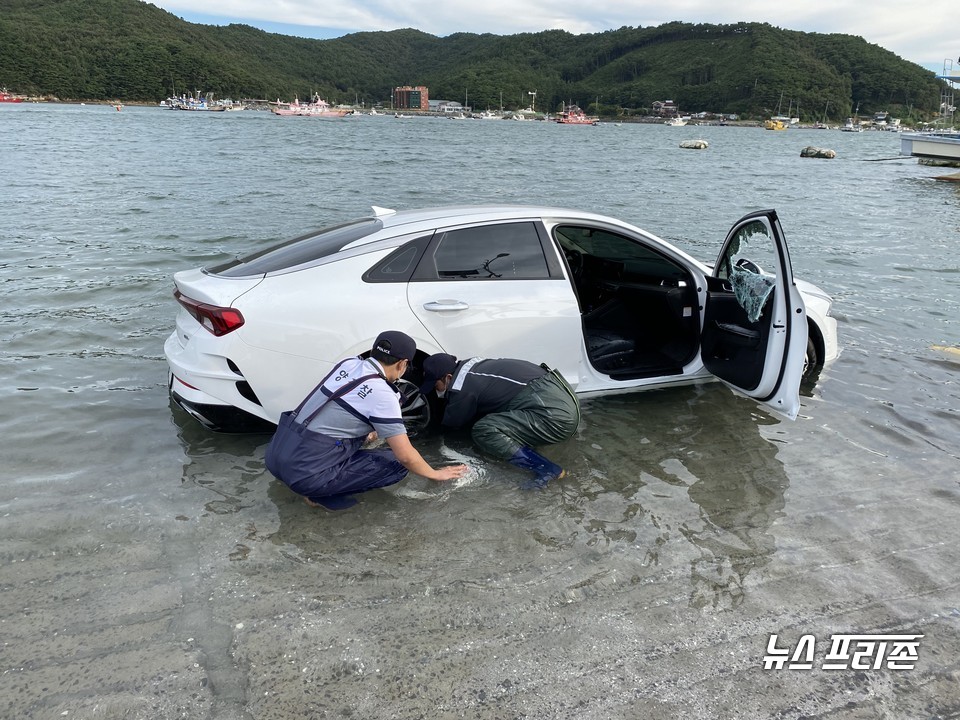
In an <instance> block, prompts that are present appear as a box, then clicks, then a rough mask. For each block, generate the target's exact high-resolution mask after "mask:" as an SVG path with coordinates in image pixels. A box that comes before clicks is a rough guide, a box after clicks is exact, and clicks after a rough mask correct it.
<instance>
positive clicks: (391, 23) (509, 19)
mask: <svg viewBox="0 0 960 720" xmlns="http://www.w3.org/2000/svg"><path fill="white" fill-rule="evenodd" d="M150 1H152V3H153V4H154V5H156V6H157V7H161V8H163V9H164V10H167V11H168V12H171V13H173V14H174V15H176V16H178V17H181V18H183V19H184V20H187V21H188V22H193V23H204V24H212V25H225V24H228V23H231V22H237V23H243V24H246V25H252V26H254V27H258V28H262V29H264V30H267V31H269V32H276V33H281V34H284V35H298V36H301V37H310V38H332V37H339V36H341V35H346V34H348V33H352V32H358V31H361V30H396V29H399V28H416V29H417V30H423V31H424V32H427V33H430V34H432V35H440V36H443V35H449V34H451V33H455V32H473V33H493V34H495V35H513V34H516V33H522V32H539V31H541V30H552V29H561V30H567V31H569V32H571V33H576V34H580V33H594V32H602V31H604V30H614V29H616V28H619V27H623V26H624V25H629V26H632V27H636V26H641V27H650V26H653V25H662V24H663V23H666V22H671V21H673V20H680V21H683V22H693V23H711V24H722V23H735V22H740V21H747V22H766V23H770V24H771V25H775V26H777V27H781V28H784V29H787V30H801V31H804V32H818V33H844V34H848V35H859V36H860V37H862V38H863V39H864V40H866V41H867V42H870V43H873V44H875V45H879V46H880V47H883V48H885V49H887V50H890V51H891V52H894V53H896V54H897V55H899V56H900V57H902V58H903V59H904V60H909V61H911V62H915V63H917V64H918V65H922V66H923V67H925V68H927V69H928V70H933V71H934V72H936V73H937V74H940V72H941V71H942V70H943V67H944V60H945V59H950V60H951V62H952V63H953V69H954V74H960V33H958V32H957V23H956V21H957V18H958V17H960V14H958V9H957V4H956V2H955V0H921V1H920V2H907V1H906V0H870V2H864V0H805V1H803V2H776V1H774V2H770V0H763V1H762V2H761V1H760V0H647V1H646V2H641V1H640V0H576V1H574V0H482V1H481V2H477V0H443V2H438V1H437V0H429V1H427V0H150Z"/></svg>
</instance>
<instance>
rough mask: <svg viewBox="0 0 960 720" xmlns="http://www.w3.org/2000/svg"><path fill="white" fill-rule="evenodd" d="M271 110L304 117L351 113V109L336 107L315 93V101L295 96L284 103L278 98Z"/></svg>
mask: <svg viewBox="0 0 960 720" xmlns="http://www.w3.org/2000/svg"><path fill="white" fill-rule="evenodd" d="M270 104H271V105H273V107H272V108H270V110H271V111H272V112H273V114H274V115H284V116H291V115H297V116H303V117H330V118H338V117H343V116H344V115H347V114H349V113H350V112H351V111H350V110H344V109H343V108H334V107H331V106H330V103H328V102H327V101H325V100H321V99H320V96H319V95H315V96H314V98H313V102H309V103H301V102H300V99H299V98H294V99H293V102H292V103H283V102H280V101H279V100H277V102H275V103H270Z"/></svg>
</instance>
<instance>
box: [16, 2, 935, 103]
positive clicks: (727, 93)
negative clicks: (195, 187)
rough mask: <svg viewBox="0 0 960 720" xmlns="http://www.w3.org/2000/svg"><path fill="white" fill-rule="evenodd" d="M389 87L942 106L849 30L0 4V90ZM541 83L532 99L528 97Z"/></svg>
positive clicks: (646, 99) (907, 70) (366, 92)
mask: <svg viewBox="0 0 960 720" xmlns="http://www.w3.org/2000/svg"><path fill="white" fill-rule="evenodd" d="M399 85H425V86H427V87H428V88H429V92H430V97H432V98H444V99H448V100H459V101H460V102H464V101H467V102H468V103H469V104H470V105H472V106H473V107H475V108H478V109H487V108H498V107H500V105H501V103H502V104H503V105H504V106H505V107H507V108H509V109H513V108H516V107H518V106H520V107H526V106H527V105H529V104H530V103H531V101H534V100H535V102H536V107H537V109H538V110H544V111H551V112H553V111H556V110H558V109H559V108H560V107H561V106H562V105H563V104H564V103H566V102H574V103H577V104H579V105H580V106H581V107H584V108H585V109H587V110H589V111H591V112H594V113H601V114H604V115H614V114H620V113H624V112H638V113H643V112H645V111H649V108H650V107H651V106H652V104H653V103H654V102H655V101H658V100H667V99H669V100H674V101H675V102H676V103H677V105H678V106H679V107H680V109H681V110H682V111H684V112H696V111H701V110H704V111H713V112H724V113H737V114H740V115H742V116H753V117H764V116H769V115H770V114H772V113H775V112H777V111H779V112H781V113H784V114H786V113H787V111H788V109H789V110H790V111H791V113H792V114H794V115H797V116H799V117H801V118H804V119H820V118H821V117H822V116H823V114H824V112H825V111H826V112H827V113H828V114H829V116H830V117H832V118H834V119H836V118H842V117H846V116H848V115H850V114H852V113H853V111H854V109H855V108H857V107H859V112H860V113H861V114H873V113H874V112H876V111H889V112H891V114H893V115H895V116H898V117H905V118H906V117H917V118H924V117H928V116H930V115H933V114H935V113H936V112H937V110H938V107H939V98H940V87H941V84H940V81H938V80H936V78H935V76H934V74H933V73H931V72H930V71H928V70H926V69H924V68H922V67H921V66H919V65H916V64H914V63H911V62H908V61H905V60H903V59H901V58H899V57H898V56H896V55H894V54H893V53H891V52H889V51H888V50H884V49H883V48H881V47H879V46H877V45H873V44H870V43H867V42H866V41H865V40H863V39H862V38H859V37H854V36H851V35H837V34H818V33H804V32H798V31H792V30H783V29H780V28H776V27H773V26H771V25H767V24H764V23H738V24H735V25H707V24H690V23H680V22H673V23H667V24H665V25H660V26H658V27H648V28H641V27H622V28H619V29H617V30H609V31H606V32H602V33H594V34H586V35H573V34H571V33H568V32H565V31H562V30H547V31H544V32H539V33H523V34H518V35H509V36H500V35H490V34H483V35H476V34H471V33H456V34H453V35H449V36H447V37H436V36H433V35H429V34H427V33H424V32H421V31H418V30H412V29H407V30H395V31H390V32H361V33H354V34H351V35H346V36H344V37H342V38H336V39H332V40H312V39H305V38H297V37H291V36H286V35H278V34H273V33H267V32H263V31H261V30H257V29H255V28H252V27H250V26H247V25H228V26H225V27H219V26H209V25H197V24H193V23H188V22H186V21H184V20H181V19H179V18H178V17H176V16H175V15H172V14H171V13H168V12H166V11H165V10H161V9H159V8H157V7H156V6H154V5H151V4H149V3H144V2H140V0H0V86H5V87H7V88H8V89H11V90H14V91H16V92H20V93H28V94H33V95H46V96H55V97H58V98H61V99H69V100H95V99H118V100H125V101H159V100H161V99H163V98H166V97H168V96H170V95H171V94H174V93H182V92H190V91H193V90H200V91H203V92H208V91H212V92H214V93H215V94H216V95H217V96H219V97H232V98H262V99H274V100H275V99H277V98H282V99H290V98H292V97H293V96H294V95H299V96H300V97H301V98H304V97H309V96H310V95H311V93H313V92H319V93H320V95H321V96H323V97H324V98H326V99H327V100H329V101H331V102H346V103H353V102H354V101H355V100H357V101H363V102H364V103H365V104H366V105H368V106H369V105H372V104H375V103H378V102H379V103H389V97H390V92H391V90H392V88H393V87H396V86H399ZM532 92H536V95H535V96H533V95H531V94H530V93H532Z"/></svg>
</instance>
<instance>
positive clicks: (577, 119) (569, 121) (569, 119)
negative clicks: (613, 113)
mask: <svg viewBox="0 0 960 720" xmlns="http://www.w3.org/2000/svg"><path fill="white" fill-rule="evenodd" d="M557 122H558V123H560V124H562V125H599V124H600V121H599V120H598V119H597V118H592V117H589V116H588V115H586V114H585V113H584V112H583V110H581V109H580V108H579V107H578V106H576V105H567V107H566V109H565V110H564V111H563V112H561V113H560V115H559V116H557Z"/></svg>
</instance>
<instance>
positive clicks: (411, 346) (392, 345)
mask: <svg viewBox="0 0 960 720" xmlns="http://www.w3.org/2000/svg"><path fill="white" fill-rule="evenodd" d="M373 350H374V352H381V353H383V354H384V355H389V356H390V357H394V358H396V359H397V360H413V356H414V355H416V354H417V343H416V341H415V340H414V339H413V338H412V337H410V336H409V335H407V334H406V333H402V332H400V331H399V330H384V331H383V332H382V333H380V334H379V335H377V339H376V340H375V341H374V342H373Z"/></svg>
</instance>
